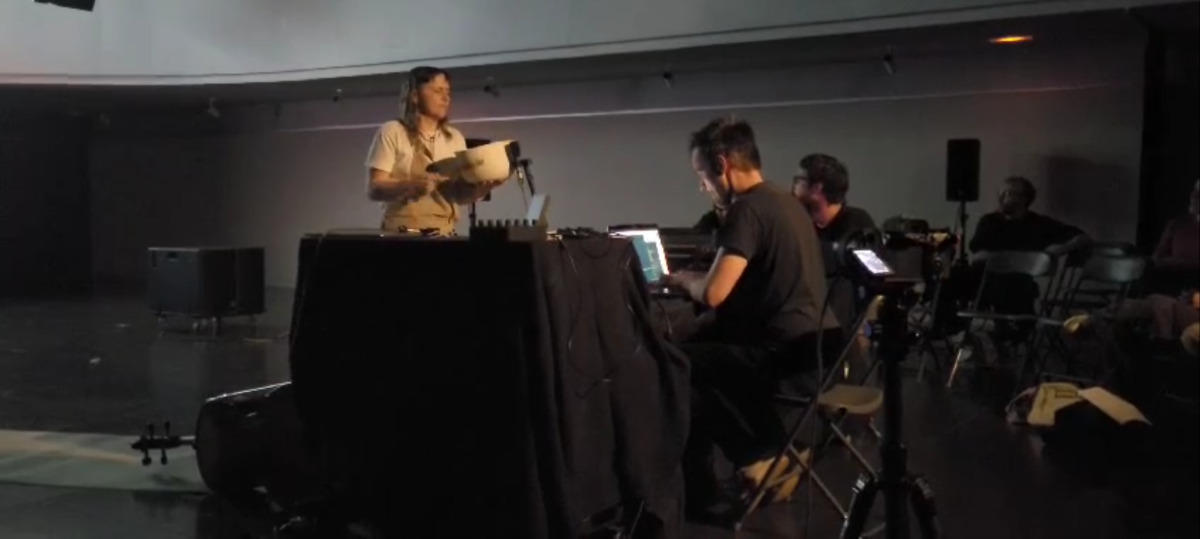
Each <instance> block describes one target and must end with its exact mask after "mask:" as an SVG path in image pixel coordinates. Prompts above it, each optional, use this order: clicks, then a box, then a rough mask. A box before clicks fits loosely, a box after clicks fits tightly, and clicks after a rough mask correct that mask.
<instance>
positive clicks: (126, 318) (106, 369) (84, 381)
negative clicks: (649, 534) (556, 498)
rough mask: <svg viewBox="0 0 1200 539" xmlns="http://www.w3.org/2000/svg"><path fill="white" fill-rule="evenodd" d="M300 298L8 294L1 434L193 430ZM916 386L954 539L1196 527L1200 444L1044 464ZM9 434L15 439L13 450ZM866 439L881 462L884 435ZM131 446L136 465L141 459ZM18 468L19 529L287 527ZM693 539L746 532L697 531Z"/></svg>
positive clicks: (181, 499) (827, 520)
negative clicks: (262, 311) (197, 319)
mask: <svg viewBox="0 0 1200 539" xmlns="http://www.w3.org/2000/svg"><path fill="white" fill-rule="evenodd" d="M291 300H292V295H291V291H290V290H278V289H277V290H269V291H268V293H267V314H266V315H264V316H260V317H259V318H258V320H257V324H256V325H250V324H249V323H248V321H245V320H242V319H230V320H227V321H226V322H225V324H224V327H223V332H222V334H221V335H219V336H211V335H206V334H205V332H204V331H203V330H201V331H200V332H199V333H192V332H191V328H190V321H188V320H179V321H168V327H166V328H160V326H159V324H158V322H157V321H156V320H155V318H154V317H153V315H152V314H151V313H149V312H147V311H146V308H145V301H144V297H143V295H142V294H141V292H140V291H134V292H112V293H105V294H98V295H96V296H95V297H92V298H85V299H76V300H52V301H51V300H47V301H0V429H4V431H7V432H8V434H9V438H11V437H12V434H13V432H14V431H15V432H17V434H20V433H22V432H26V431H44V432H50V433H87V434H100V435H104V434H107V435H120V436H128V438H129V441H133V439H134V438H135V437H136V436H137V434H139V430H140V428H141V427H142V426H143V425H144V424H145V423H146V422H147V421H150V420H153V421H156V422H160V421H163V420H170V421H172V423H173V429H174V430H175V431H176V432H182V433H186V432H190V431H191V430H192V428H193V427H194V422H195V416H196V412H197V410H198V409H199V406H200V404H201V403H202V402H203V401H204V399H205V398H207V397H209V396H212V395H215V394H218V393H222V392H226V391H232V390H237V389H243V388H248V387H254V386H260V385H265V384H269V383H274V382H279V381H284V380H286V379H288V366H287V365H288V362H287V352H288V350H287V346H288V338H287V332H288V323H289V319H290V316H291ZM163 329H167V331H165V332H164V331H162V330H163ZM907 382H908V386H907V393H906V404H907V409H906V417H907V435H908V442H909V447H910V466H911V468H912V469H913V470H916V471H919V472H923V473H925V474H926V475H927V476H928V478H929V480H930V482H931V483H932V485H933V488H934V489H935V490H936V493H937V496H938V498H937V503H938V510H939V516H940V519H941V523H942V526H943V528H944V530H945V532H946V534H947V536H948V537H971V538H976V539H987V538H998V539H999V538H1017V537H1021V538H1029V539H1035V538H1059V537H1102V538H1117V537H1148V536H1153V537H1183V536H1194V534H1195V529H1196V528H1195V526H1196V517H1195V516H1194V512H1193V510H1194V507H1195V504H1196V484H1197V481H1196V462H1195V460H1194V458H1190V457H1188V455H1194V446H1193V447H1190V448H1189V447H1186V445H1187V444H1180V443H1177V442H1176V443H1171V444H1168V443H1165V442H1164V443H1162V447H1160V448H1159V449H1158V450H1157V451H1156V459H1155V460H1154V462H1130V463H1122V462H1113V463H1111V468H1112V469H1113V470H1118V469H1119V471H1118V473H1116V474H1114V475H1115V477H1111V478H1101V477H1097V476H1096V475H1094V474H1090V473H1088V474H1083V475H1082V476H1081V475H1080V474H1078V473H1076V472H1075V471H1073V470H1070V469H1067V468H1066V467H1063V466H1060V465H1057V464H1056V463H1054V462H1051V461H1050V460H1048V459H1046V458H1044V457H1043V456H1042V452H1041V448H1042V446H1041V441H1040V440H1039V439H1038V438H1037V437H1035V436H1031V435H1029V434H1028V433H1026V432H1023V431H1021V430H1019V429H1017V428H1014V427H1011V426H1009V425H1008V424H1007V423H1005V422H1004V420H1003V418H1002V417H1001V416H1000V415H999V414H997V413H996V412H995V411H993V410H990V409H989V408H988V407H987V406H985V405H983V404H981V403H980V402H977V400H972V399H968V398H967V396H966V395H965V392H964V391H962V390H958V391H956V392H954V393H953V394H951V393H947V392H946V390H944V389H941V388H940V386H938V385H934V384H918V383H916V382H915V381H914V380H913V379H912V378H911V377H909V379H908V380H907ZM1193 429H1194V426H1193ZM1160 430H1166V429H1164V428H1163V427H1162V426H1160ZM9 438H5V437H3V436H0V445H2V444H4V443H5V442H4V440H6V439H9ZM1193 438H1194V436H1193ZM864 445H867V444H864ZM866 448H867V450H868V455H870V456H872V457H876V455H875V454H874V446H873V445H867V447H866ZM0 449H2V448H0ZM10 449H11V448H10ZM97 451H98V450H97ZM115 451H116V450H115V449H114V450H109V452H110V453H112V452H115ZM175 455H177V456H178V457H179V458H180V459H182V458H184V455H185V454H184V453H183V451H182V450H179V451H176V453H175ZM129 456H130V457H135V458H133V459H130V461H131V462H134V463H136V460H137V457H139V455H137V454H135V453H133V452H132V451H131V452H130V454H129ZM62 458H64V459H66V458H73V459H86V458H91V457H89V454H88V453H86V452H85V453H82V454H71V455H64V456H63V457H62ZM156 459H157V456H156ZM842 460H843V459H842V457H841V456H840V455H836V454H835V455H833V456H832V457H830V458H828V459H826V460H825V461H823V462H822V463H821V464H820V465H819V468H818V471H819V472H821V473H822V475H823V477H824V479H825V480H826V482H827V483H829V484H830V486H831V487H833V488H834V489H835V492H837V493H839V494H840V495H843V496H845V497H846V498H844V499H848V493H849V487H850V485H851V482H852V477H853V473H854V471H853V468H852V467H851V466H850V464H849V462H848V461H847V462H842ZM135 465H136V464H129V466H130V467H134V466H135ZM153 466H154V467H157V466H159V465H158V464H157V462H156V463H155V464H154V465H153ZM0 472H2V470H0ZM130 473H145V472H144V471H133V470H131V472H130ZM2 475H3V474H2V473H0V537H5V538H11V539H24V538H40V537H63V538H74V537H129V538H137V537H147V538H176V537H178V538H184V537H187V538H205V539H211V538H231V539H232V538H242V537H259V536H264V537H265V536H267V534H268V533H269V529H270V526H271V517H270V515H269V513H268V512H267V511H266V510H265V509H264V508H262V507H256V506H253V505H252V504H251V505H246V506H240V507H233V506H231V505H230V504H228V503H225V502H223V501H220V500H216V499H213V498H211V497H206V496H205V495H203V494H195V493H190V492H181V491H178V490H176V491H174V492H171V491H169V490H170V489H163V490H164V491H162V492H145V491H141V492H133V491H130V490H124V489H121V488H120V485H115V484H114V485H109V487H108V488H98V487H97V486H96V485H94V484H93V485H90V486H91V488H71V487H64V486H61V485H60V486H47V485H44V484H34V485H27V484H14V483H12V482H6V481H5V480H4V479H3V477H2ZM24 481H26V482H33V483H36V482H37V478H34V479H33V480H29V479H26V480H24ZM58 482H59V483H61V482H62V481H61V480H60V481H58ZM82 482H83V481H81V483H82ZM131 484H133V483H131ZM101 487H103V485H101ZM143 488H145V487H143ZM803 490H804V489H802V491H803ZM806 506H807V501H806V500H805V499H803V498H802V499H800V500H799V501H797V502H793V503H792V504H790V505H775V506H770V507H768V508H766V509H764V510H762V511H761V512H759V513H757V514H756V515H754V516H752V517H751V519H750V521H749V522H748V524H747V528H746V530H745V531H744V533H743V534H742V535H741V536H742V537H764V538H765V537H800V536H802V533H803V522H804V519H803V515H804V511H805V507H806ZM814 508H815V512H814V537H832V536H835V535H836V529H837V527H838V525H839V522H837V520H836V519H835V518H834V516H835V515H834V513H833V512H832V510H831V509H830V508H829V507H828V506H826V505H824V502H823V500H820V499H818V500H816V501H815V503H814ZM877 512H878V511H877ZM463 517H464V518H470V515H463ZM687 537H688V538H689V539H707V538H713V539H716V538H723V537H733V534H732V533H731V532H726V531H722V530H716V529H712V528H707V527H700V526H690V527H689V530H688V533H687Z"/></svg>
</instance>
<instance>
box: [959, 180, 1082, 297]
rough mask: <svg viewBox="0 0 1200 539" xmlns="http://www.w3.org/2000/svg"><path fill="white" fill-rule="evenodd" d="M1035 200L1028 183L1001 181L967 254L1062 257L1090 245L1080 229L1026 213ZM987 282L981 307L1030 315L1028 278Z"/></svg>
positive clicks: (1033, 293)
mask: <svg viewBox="0 0 1200 539" xmlns="http://www.w3.org/2000/svg"><path fill="white" fill-rule="evenodd" d="M1036 199H1037V190H1036V189H1034V187H1033V183H1031V182H1030V181H1029V180H1027V179H1025V178H1022V177H1019V176H1015V177H1012V178H1008V179H1007V180H1005V181H1004V190H1003V191H1001V192H1000V207H999V208H998V209H997V211H994V212H992V213H989V214H987V215H984V216H983V217H981V218H980V219H979V224H977V225H976V226H975V235H974V236H972V237H971V241H970V243H968V247H969V248H970V250H971V252H972V253H974V254H980V253H986V252H996V251H1039V252H1041V251H1044V252H1047V253H1050V254H1054V255H1065V254H1068V253H1072V252H1075V251H1078V250H1080V249H1083V248H1084V247H1087V246H1088V245H1089V244H1090V240H1089V238H1088V236H1087V234H1084V233H1083V231H1082V230H1079V229H1078V228H1075V227H1073V226H1070V225H1067V224H1063V223H1062V222H1060V221H1058V220H1055V219H1053V218H1050V217H1047V216H1045V215H1041V214H1039V213H1036V212H1034V211H1032V210H1030V209H1029V206H1030V205H1032V204H1033V201H1034V200H1036ZM976 271H977V273H978V272H979V271H981V269H977V270H976ZM976 282H978V281H976ZM989 283H990V284H989V285H988V287H987V290H984V293H983V298H982V301H983V303H984V304H985V305H983V306H985V307H986V306H990V307H992V308H994V309H996V311H998V312H1003V313H1031V312H1033V305H1034V302H1035V301H1036V300H1037V296H1038V293H1039V291H1038V286H1037V283H1035V282H1034V281H1033V280H1032V279H1029V278H1026V277H1025V276H1013V277H1010V278H994V277H993V278H989Z"/></svg>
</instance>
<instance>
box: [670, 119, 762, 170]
mask: <svg viewBox="0 0 1200 539" xmlns="http://www.w3.org/2000/svg"><path fill="white" fill-rule="evenodd" d="M688 149H689V150H694V151H697V152H699V154H700V159H701V161H702V162H703V163H704V165H705V166H706V167H708V170H709V171H710V172H719V170H718V169H719V165H718V163H720V159H719V158H720V157H724V158H725V159H726V161H728V162H729V166H730V167H732V168H735V169H738V170H760V169H762V159H761V158H760V157H759V155H758V145H757V144H756V143H755V142H754V129H753V128H751V127H750V124H748V123H746V122H745V121H743V120H737V119H734V118H732V117H725V118H717V119H715V120H713V121H711V122H708V124H707V125H705V126H704V127H702V128H700V130H699V131H696V132H695V133H692V138H691V142H690V143H689V146H688Z"/></svg>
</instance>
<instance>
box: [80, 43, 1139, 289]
mask: <svg viewBox="0 0 1200 539" xmlns="http://www.w3.org/2000/svg"><path fill="white" fill-rule="evenodd" d="M678 79H679V80H678V81H677V84H676V85H675V86H674V87H673V88H667V87H666V86H665V85H664V84H662V81H661V80H659V79H657V78H645V79H628V80H613V81H596V82H588V83H579V84H572V85H556V86H541V87H528V88H511V89H506V90H504V92H503V93H502V94H501V96H500V97H499V98H493V97H490V96H486V95H483V94H482V93H475V92H472V93H470V94H463V93H460V94H459V95H458V96H457V97H456V101H455V103H456V104H455V107H456V108H455V112H456V116H457V123H458V125H459V127H460V128H461V129H462V130H463V131H464V132H466V134H467V135H468V136H479V137H487V138H497V139H498V138H515V139H519V140H520V141H521V144H522V147H523V148H524V150H525V153H526V155H527V156H529V157H531V158H532V159H533V164H534V165H533V171H534V174H535V177H536V180H537V185H538V188H539V190H540V191H542V192H545V193H549V194H551V195H552V199H553V202H552V204H551V206H552V211H551V219H552V221H553V224H554V225H557V226H570V225H579V226H592V227H603V226H606V225H609V224H614V223H620V222H658V223H660V224H662V225H690V224H691V223H692V222H693V221H694V220H695V219H696V218H697V217H698V216H699V214H700V213H702V212H703V211H704V210H705V209H706V199H705V197H704V196H703V195H701V194H700V193H699V192H698V190H697V181H696V179H695V177H694V175H693V173H692V171H691V170H690V167H689V164H688V159H687V154H686V149H685V147H686V142H687V136H688V134H689V133H690V132H691V131H693V130H695V129H696V128H698V127H700V126H701V125H702V124H703V123H704V122H705V121H707V120H709V119H711V118H712V117H714V116H716V115H718V114H722V113H729V112H733V113H737V114H738V115H740V116H743V117H745V118H747V119H749V120H750V121H751V122H753V124H754V126H755V128H756V130H757V132H758V137H759V143H760V146H761V149H762V153H763V158H764V160H765V171H766V174H767V176H768V177H769V178H771V179H772V180H774V181H777V182H780V183H786V182H788V181H789V180H790V178H791V176H792V172H793V170H794V167H795V165H796V163H797V161H798V160H799V158H800V157H801V156H803V155H804V154H806V153H808V152H814V151H821V152H827V153H831V154H833V155H835V156H838V157H839V158H841V159H842V160H843V161H845V162H846V163H847V164H848V166H849V169H850V172H851V182H852V185H853V187H852V190H851V199H852V203H854V204H856V205H860V206H863V207H865V208H867V209H868V210H870V211H871V212H872V213H873V214H874V215H875V216H876V218H877V219H882V218H885V217H888V216H892V215H897V214H909V215H914V216H921V217H925V218H928V219H930V220H931V221H933V222H934V223H935V224H940V225H946V226H948V225H950V224H951V221H952V219H953V216H954V212H955V207H954V206H953V205H952V204H949V203H946V202H944V201H943V199H942V197H943V185H944V184H943V182H944V176H945V142H946V140H947V139H949V138H956V137H978V138H980V139H982V141H983V157H982V168H983V171H984V172H983V176H984V185H983V193H984V201H983V202H982V203H980V204H975V205H972V207H971V208H970V212H971V215H972V216H973V218H974V219H977V218H978V216H979V215H981V214H982V213H983V212H984V211H987V210H988V209H989V208H990V207H991V205H992V202H991V201H992V199H993V196H992V193H994V192H995V191H996V189H997V187H998V185H999V182H1000V180H1001V179H1002V178H1003V177H1004V176H1006V175H1010V174H1025V175H1028V176H1030V177H1031V178H1032V179H1033V180H1034V181H1035V183H1036V184H1038V185H1039V186H1040V187H1041V190H1042V192H1043V195H1042V196H1041V199H1040V201H1039V203H1038V206H1040V208H1041V209H1042V210H1043V211H1046V212H1047V213H1053V214H1056V215H1060V216H1062V217H1063V218H1065V219H1067V220H1069V221H1073V222H1075V223H1077V224H1079V225H1080V226H1083V227H1084V228H1086V229H1088V230H1089V231H1091V232H1092V233H1093V234H1094V235H1096V236H1098V237H1101V238H1111V239H1130V240H1131V239H1133V236H1134V231H1135V227H1136V217H1137V215H1136V204H1137V201H1136V194H1137V184H1136V181H1137V176H1138V172H1137V171H1138V161H1139V156H1140V137H1141V110H1142V103H1141V86H1140V81H1141V46H1140V44H1136V43H1124V44H1123V43H1108V44H1105V45H1102V46H1093V47H1089V48H1088V49H1087V50H1082V49H1057V50H1042V49H1023V50H1018V49H995V50H994V51H993V52H991V53H990V54H987V55H972V56H969V57H968V56H961V57H953V56H952V57H939V58H925V59H908V60H904V61H902V62H898V64H897V71H896V74H895V75H892V76H888V75H887V74H885V73H884V72H883V70H882V69H881V68H880V66H879V64H878V63H877V62H875V61H872V62H861V63H850V64H838V65H823V66H809V67H803V68H794V69H786V70H774V71H761V72H752V73H734V72H727V73H711V74H695V75H690V76H686V77H685V76H680V77H679V78H678ZM394 114H395V101H394V100H393V99H391V98H380V99H365V100H352V101H348V102H346V101H344V102H342V103H340V104H334V103H332V102H329V101H322V102H311V103H299V104H295V105H285V106H283V107H282V108H281V109H280V110H279V114H278V116H276V114H275V111H274V107H270V106H264V107H261V108H259V109H253V110H248V111H243V113H242V114H239V115H237V116H238V118H237V120H238V121H239V122H240V127H239V129H240V131H241V133H240V134H237V135H232V136H224V137H174V138H171V137H166V138H164V137H143V138H137V137H135V138H128V137H107V138H102V139H100V140H97V141H96V142H95V144H94V145H93V154H92V160H93V169H92V178H93V191H92V193H93V210H94V211H93V215H94V225H95V226H94V230H93V234H94V237H93V252H94V253H95V260H94V262H95V267H96V269H97V271H99V272H101V273H105V274H115V275H125V276H137V275H140V274H141V272H142V266H143V264H144V255H143V253H144V250H145V247H146V246H148V245H161V244H214V243H224V244H228V243H235V244H255V245H263V246H266V247H267V248H268V269H267V271H268V281H269V283H270V284H273V285H289V284H291V283H292V281H293V279H294V275H295V258H296V245H297V239H298V238H299V236H300V235H301V234H303V233H305V232H313V231H322V230H325V229H328V228H333V227H346V226H365V227H373V226H376V225H377V223H378V216H379V210H378V208H377V207H376V206H375V205H374V204H372V203H370V202H368V201H367V200H366V197H365V189H364V186H365V184H364V178H365V176H364V170H363V167H362V161H363V158H364V157H365V153H366V148H367V145H368V143H369V142H370V139H371V136H372V134H373V132H374V129H375V126H376V125H378V124H379V123H380V122H382V121H384V120H386V119H388V118H389V117H392V116H393V115H394ZM226 116H229V115H228V114H227V115H226ZM231 121H233V120H232V119H231ZM522 213H523V206H522V203H521V197H520V194H519V191H518V190H517V189H516V186H515V185H508V186H505V187H503V188H501V189H500V190H499V191H498V192H497V196H496V197H495V200H494V201H493V202H490V203H487V204H484V205H482V207H481V209H480V216H481V217H482V218H504V217H519V216H520V215H522Z"/></svg>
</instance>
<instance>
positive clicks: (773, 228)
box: [671, 119, 842, 514]
mask: <svg viewBox="0 0 1200 539" xmlns="http://www.w3.org/2000/svg"><path fill="white" fill-rule="evenodd" d="M690 149H691V153H692V166H693V168H694V169H695V170H696V173H697V175H699V176H700V178H701V181H702V182H703V184H704V186H705V188H706V189H707V190H709V191H710V192H711V193H712V194H713V195H715V196H716V197H718V199H719V200H723V201H725V207H727V208H729V211H728V213H727V215H726V216H725V221H724V223H723V224H722V226H721V229H720V231H719V232H718V241H717V246H718V251H717V258H716V261H715V262H714V263H713V265H712V267H711V268H710V269H709V271H708V272H707V273H692V272H679V273H677V274H672V276H671V279H672V280H673V281H674V283H675V284H677V285H679V286H682V287H684V288H685V289H687V291H688V293H689V295H690V296H691V297H692V298H693V299H694V300H695V301H697V302H699V303H701V304H703V305H705V306H707V307H709V308H711V309H713V311H714V317H713V322H712V324H711V325H710V326H709V327H707V328H705V329H703V330H701V331H699V332H698V333H697V336H696V337H695V338H694V340H693V341H691V342H687V343H684V344H682V345H681V346H680V348H681V349H682V350H683V351H684V353H685V354H687V356H688V357H689V359H690V360H691V364H692V382H693V388H694V389H695V391H694V400H695V402H694V404H693V407H692V409H693V419H692V435H691V437H690V439H689V442H688V451H687V455H686V456H685V461H684V464H685V468H684V474H685V477H686V478H687V480H688V494H689V503H688V506H689V511H693V512H694V511H697V510H703V509H704V508H705V507H706V506H707V505H708V504H709V502H711V501H713V500H712V496H713V495H714V493H715V489H714V488H713V487H714V480H713V475H712V474H713V471H712V466H711V460H710V459H711V455H712V444H713V443H714V442H715V443H716V444H718V445H720V446H721V449H722V452H723V453H724V454H725V456H726V458H728V459H729V460H730V461H732V462H733V464H734V466H735V467H737V468H738V469H739V471H740V474H741V477H742V478H743V479H744V480H745V486H747V487H748V488H750V487H753V486H755V485H757V484H759V483H760V482H761V481H763V480H764V479H765V478H766V472H767V467H768V466H769V464H770V459H772V458H773V457H774V455H775V454H776V452H778V451H779V450H780V448H781V446H782V444H783V442H784V439H785V433H784V430H783V425H782V423H781V421H780V418H779V416H778V415H777V414H776V411H775V409H774V406H773V404H772V402H771V398H772V396H773V395H774V394H775V393H776V391H777V390H778V385H779V380H780V378H781V377H782V376H789V375H790V374H791V373H794V372H797V371H801V370H805V369H809V368H812V367H815V364H816V360H815V355H816V341H817V336H818V335H821V338H822V339H823V342H824V343H825V346H823V347H822V348H824V349H825V350H826V352H825V353H824V354H823V355H824V357H826V358H828V360H829V361H833V360H834V359H835V358H836V354H837V351H838V349H839V348H840V343H841V342H842V338H841V330H840V329H839V328H838V324H837V321H836V320H835V319H834V317H833V316H832V315H830V314H828V313H826V314H825V315H824V316H823V317H822V316H821V312H820V311H821V301H822V300H823V298H824V296H825V276H824V261H823V259H822V256H821V248H820V243H819V242H818V240H817V234H816V231H815V230H814V228H813V225H812V220H811V218H810V217H809V216H808V215H807V212H806V211H805V210H804V208H803V206H801V205H799V204H796V201H795V200H794V199H793V198H792V197H790V196H789V195H788V194H787V193H786V192H784V191H782V190H780V189H777V188H775V187H773V186H771V185H769V184H767V183H766V182H765V181H764V180H763V177H762V171H761V162H760V158H759V154H758V148H757V146H756V144H755V141H754V132H753V130H752V129H751V128H750V126H749V125H748V124H746V123H745V122H741V121H734V120H726V119H719V120H714V121H713V122H711V123H709V124H708V125H706V126H705V127H704V128H703V129H701V130H700V131H698V132H696V133H695V134H693V135H692V140H691V147H690ZM794 464H795V463H789V465H794ZM777 473H778V471H777ZM794 487H795V485H794V484H792V485H790V486H788V485H785V486H784V488H794ZM778 494H780V497H782V494H783V493H778ZM693 514H694V513H693Z"/></svg>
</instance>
